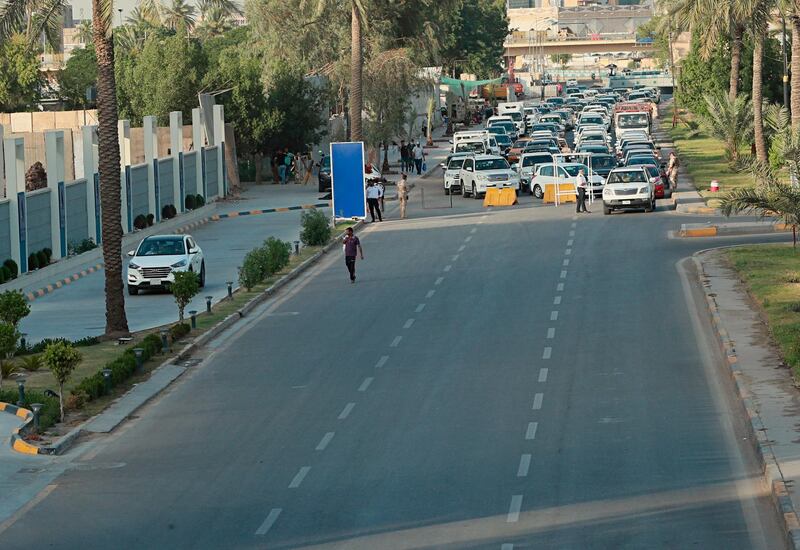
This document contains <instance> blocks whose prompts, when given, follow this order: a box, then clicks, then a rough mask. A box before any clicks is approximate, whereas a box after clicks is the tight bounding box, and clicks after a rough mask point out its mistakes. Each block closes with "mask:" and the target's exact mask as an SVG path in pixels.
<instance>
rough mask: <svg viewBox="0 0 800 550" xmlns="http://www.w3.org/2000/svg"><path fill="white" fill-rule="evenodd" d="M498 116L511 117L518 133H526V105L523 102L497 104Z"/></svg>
mask: <svg viewBox="0 0 800 550" xmlns="http://www.w3.org/2000/svg"><path fill="white" fill-rule="evenodd" d="M497 114H498V115H505V116H510V117H511V119H512V120H513V121H514V124H515V125H516V126H517V133H518V134H519V135H522V134H524V133H525V103H524V102H522V101H506V102H503V103H498V104H497Z"/></svg>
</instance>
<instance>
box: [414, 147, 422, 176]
mask: <svg viewBox="0 0 800 550" xmlns="http://www.w3.org/2000/svg"><path fill="white" fill-rule="evenodd" d="M423 162H425V151H423V150H422V142H419V143H417V144H416V145H415V146H414V165H415V166H416V168H417V175H418V176H420V175H422V163H423Z"/></svg>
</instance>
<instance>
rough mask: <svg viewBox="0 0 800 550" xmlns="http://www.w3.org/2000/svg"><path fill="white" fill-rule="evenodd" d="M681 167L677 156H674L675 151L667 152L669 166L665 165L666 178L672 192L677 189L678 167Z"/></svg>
mask: <svg viewBox="0 0 800 550" xmlns="http://www.w3.org/2000/svg"><path fill="white" fill-rule="evenodd" d="M680 165H681V161H680V160H678V155H676V154H675V151H670V152H669V164H668V165H667V176H668V177H669V185H670V187H671V188H672V190H673V191H675V190H676V189H677V188H678V166H680Z"/></svg>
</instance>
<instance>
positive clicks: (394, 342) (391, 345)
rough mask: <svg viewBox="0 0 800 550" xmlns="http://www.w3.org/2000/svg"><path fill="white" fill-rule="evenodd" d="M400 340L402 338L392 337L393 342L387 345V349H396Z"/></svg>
mask: <svg viewBox="0 0 800 550" xmlns="http://www.w3.org/2000/svg"><path fill="white" fill-rule="evenodd" d="M402 339H403V337H402V336H395V337H394V340H392V343H391V344H389V347H390V348H396V347H397V345H398V344H399V343H400V340H402Z"/></svg>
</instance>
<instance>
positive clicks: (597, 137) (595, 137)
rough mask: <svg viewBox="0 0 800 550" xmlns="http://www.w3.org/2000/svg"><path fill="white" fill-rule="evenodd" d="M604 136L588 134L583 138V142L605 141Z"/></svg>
mask: <svg viewBox="0 0 800 550" xmlns="http://www.w3.org/2000/svg"><path fill="white" fill-rule="evenodd" d="M605 139H606V138H605V137H603V134H587V135H584V136H583V137H582V138H581V141H605Z"/></svg>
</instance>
